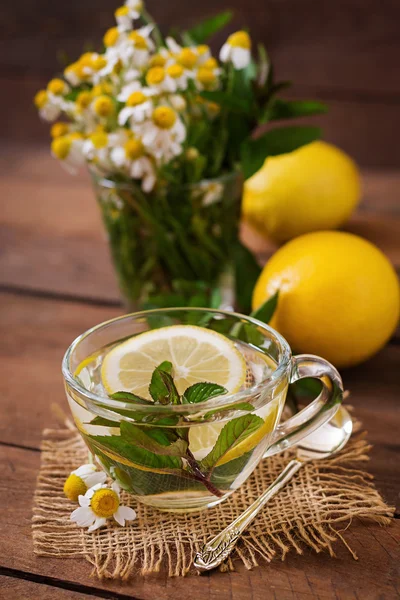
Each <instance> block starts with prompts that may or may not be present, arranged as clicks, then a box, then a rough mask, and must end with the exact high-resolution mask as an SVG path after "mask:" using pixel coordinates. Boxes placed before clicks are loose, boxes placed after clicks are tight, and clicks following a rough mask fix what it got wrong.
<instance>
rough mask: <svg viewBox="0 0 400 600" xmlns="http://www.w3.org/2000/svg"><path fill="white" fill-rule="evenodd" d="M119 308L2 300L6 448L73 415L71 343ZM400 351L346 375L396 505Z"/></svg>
mask: <svg viewBox="0 0 400 600" xmlns="http://www.w3.org/2000/svg"><path fill="white" fill-rule="evenodd" d="M119 312H120V311H119V310H118V309H116V308H106V307H95V306H85V305H83V304H79V303H68V302H64V301H54V300H46V299H40V298H35V299H33V298H26V297H22V296H18V295H13V294H1V295H0V329H1V331H2V338H1V346H0V358H1V362H0V364H1V368H2V370H3V373H4V375H3V376H2V377H0V397H1V398H2V399H3V407H4V409H3V417H2V419H1V421H0V442H5V443H9V444H19V445H23V446H29V447H33V448H39V446H40V441H41V437H42V429H43V428H44V427H51V426H53V425H56V424H57V421H56V418H55V416H54V414H53V413H52V411H51V409H50V406H51V404H52V403H56V404H58V405H59V406H60V407H61V408H62V410H63V411H64V412H65V413H66V414H68V413H69V409H68V405H67V403H66V400H65V399H64V392H63V385H62V376H61V371H60V366H61V360H62V357H63V354H64V352H65V351H66V349H67V347H68V345H69V344H70V343H71V342H72V340H73V339H74V338H75V337H76V336H77V335H79V334H80V333H83V332H84V331H85V330H86V329H88V328H89V327H91V326H93V325H95V324H96V323H98V322H101V321H104V320H107V319H110V318H112V317H114V316H117V315H118V313H119ZM399 361H400V346H395V345H391V346H388V347H387V348H386V349H385V350H383V351H382V352H380V353H379V354H378V355H377V356H376V357H375V358H373V359H372V360H370V361H369V362H368V363H366V364H365V365H362V366H360V367H357V368H355V369H349V370H347V371H344V373H343V377H344V384H345V386H346V387H347V388H348V389H349V390H350V391H351V394H352V397H351V404H353V405H354V406H355V407H356V410H357V417H358V418H360V419H361V420H362V421H363V422H364V426H365V427H366V428H367V429H368V430H369V439H370V441H371V443H373V444H376V446H377V447H376V448H375V449H374V451H373V452H372V454H371V465H370V469H371V472H372V473H373V474H374V475H375V476H376V478H377V485H378V487H379V489H380V490H381V491H382V493H383V494H384V495H385V497H386V499H387V500H388V502H390V503H396V502H398V500H399V498H398V480H399V479H400V464H399V463H398V460H397V456H396V454H397V453H398V451H399V439H398V428H399V424H400V413H399V410H398V389H399V388H398V375H397V367H396V365H398V364H399Z"/></svg>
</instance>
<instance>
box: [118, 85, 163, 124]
mask: <svg viewBox="0 0 400 600" xmlns="http://www.w3.org/2000/svg"><path fill="white" fill-rule="evenodd" d="M152 95H153V90H148V89H147V88H142V89H141V90H137V91H136V92H132V94H130V95H129V97H128V99H127V100H126V106H125V108H123V109H122V110H121V112H120V113H119V115H118V123H119V125H125V124H126V123H127V121H129V122H130V124H131V126H133V125H134V124H135V123H141V122H142V121H144V120H145V119H148V118H149V117H150V116H151V114H152V112H153V108H154V106H153V102H152V100H151V96H152Z"/></svg>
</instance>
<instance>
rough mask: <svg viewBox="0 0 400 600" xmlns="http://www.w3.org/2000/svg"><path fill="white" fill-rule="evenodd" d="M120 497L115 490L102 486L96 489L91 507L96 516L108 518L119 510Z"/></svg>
mask: <svg viewBox="0 0 400 600" xmlns="http://www.w3.org/2000/svg"><path fill="white" fill-rule="evenodd" d="M118 507H119V498H118V495H117V494H116V492H114V490H110V489H107V488H101V489H100V490H96V491H95V493H94V494H93V496H92V499H91V501H90V508H91V509H92V511H93V512H94V514H95V515H96V517H102V518H105V519H108V518H109V517H112V516H113V514H114V513H115V512H116V511H117V510H118Z"/></svg>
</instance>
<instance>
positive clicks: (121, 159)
mask: <svg viewBox="0 0 400 600" xmlns="http://www.w3.org/2000/svg"><path fill="white" fill-rule="evenodd" d="M111 160H112V161H113V163H114V164H115V166H116V167H118V168H119V169H122V170H124V171H125V172H127V173H128V174H129V175H130V177H132V178H133V179H140V180H141V182H142V189H143V191H144V192H151V190H152V189H153V187H154V185H155V183H156V175H155V171H154V167H153V164H152V162H151V160H150V159H149V157H148V156H146V150H145V147H144V145H143V143H142V141H141V140H140V139H139V138H137V137H133V136H130V137H129V138H128V139H127V140H126V142H125V144H124V145H123V146H118V147H116V148H114V149H113V150H112V152H111Z"/></svg>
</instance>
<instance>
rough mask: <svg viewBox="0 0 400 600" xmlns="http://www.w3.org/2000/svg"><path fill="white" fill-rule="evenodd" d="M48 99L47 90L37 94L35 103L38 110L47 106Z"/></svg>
mask: <svg viewBox="0 0 400 600" xmlns="http://www.w3.org/2000/svg"><path fill="white" fill-rule="evenodd" d="M47 99H48V96H47V92H46V90H40V91H39V92H37V94H35V97H34V99H33V102H34V104H35V106H36V108H38V109H40V108H43V106H44V105H45V104H46V102H47Z"/></svg>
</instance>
